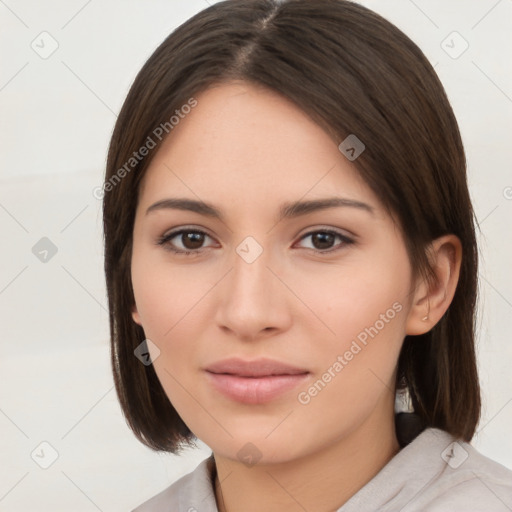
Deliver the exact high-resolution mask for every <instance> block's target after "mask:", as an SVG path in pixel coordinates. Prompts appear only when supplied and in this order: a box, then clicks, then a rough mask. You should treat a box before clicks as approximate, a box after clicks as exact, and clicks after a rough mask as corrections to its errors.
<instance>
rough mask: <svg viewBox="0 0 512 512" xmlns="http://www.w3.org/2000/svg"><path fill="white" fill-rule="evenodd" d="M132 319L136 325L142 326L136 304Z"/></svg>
mask: <svg viewBox="0 0 512 512" xmlns="http://www.w3.org/2000/svg"><path fill="white" fill-rule="evenodd" d="M132 319H133V321H134V322H135V323H136V324H139V325H142V323H141V321H140V315H139V312H138V311H137V305H136V304H134V305H133V308H132Z"/></svg>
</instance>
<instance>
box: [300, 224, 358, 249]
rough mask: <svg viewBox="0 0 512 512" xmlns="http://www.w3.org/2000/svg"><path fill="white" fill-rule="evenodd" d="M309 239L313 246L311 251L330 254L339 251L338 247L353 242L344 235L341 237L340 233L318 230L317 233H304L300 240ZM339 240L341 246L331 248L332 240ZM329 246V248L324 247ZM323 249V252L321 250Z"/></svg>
mask: <svg viewBox="0 0 512 512" xmlns="http://www.w3.org/2000/svg"><path fill="white" fill-rule="evenodd" d="M309 237H311V241H312V244H313V247H311V249H313V250H318V251H320V252H332V251H337V250H338V249H340V248H341V247H340V246H344V245H349V244H351V243H353V240H352V239H350V238H348V237H347V236H345V235H342V234H341V233H338V232H337V231H332V230H325V229H324V230H319V231H310V232H309V233H306V234H305V235H304V236H303V237H302V238H301V240H304V239H306V238H309ZM336 237H337V238H339V239H340V240H341V244H338V247H337V248H334V249H333V248H332V243H333V242H334V240H335V239H336ZM326 246H329V247H326ZM322 249H323V250H322Z"/></svg>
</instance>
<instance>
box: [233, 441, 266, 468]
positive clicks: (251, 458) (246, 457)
mask: <svg viewBox="0 0 512 512" xmlns="http://www.w3.org/2000/svg"><path fill="white" fill-rule="evenodd" d="M236 456H237V457H238V460H239V461H240V462H243V463H244V464H245V465H246V466H247V467H249V468H251V467H252V466H254V465H255V464H257V463H258V461H259V460H260V459H261V457H262V456H263V454H262V453H261V452H260V451H259V450H258V448H257V447H256V446H255V445H254V444H252V443H245V444H244V445H243V446H242V448H240V450H238V453H237V454H236Z"/></svg>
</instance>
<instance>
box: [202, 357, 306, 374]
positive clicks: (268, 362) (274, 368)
mask: <svg viewBox="0 0 512 512" xmlns="http://www.w3.org/2000/svg"><path fill="white" fill-rule="evenodd" d="M206 371H208V372H211V373H226V374H229V375H238V376H239V377H267V376H272V375H298V374H303V373H308V370H306V369H305V368H298V367H295V366H290V365H288V364H286V363H281V362H280V361H276V360H274V359H256V360H254V361H244V360H242V359H236V358H233V359H224V360H223V361H218V362H216V363H213V364H212V365H210V366H208V367H207V368H206Z"/></svg>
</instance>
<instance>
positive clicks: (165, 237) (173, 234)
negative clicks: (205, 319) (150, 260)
mask: <svg viewBox="0 0 512 512" xmlns="http://www.w3.org/2000/svg"><path fill="white" fill-rule="evenodd" d="M183 233H195V234H200V235H206V236H207V237H209V238H212V237H210V235H209V234H208V233H206V232H204V231H201V230H200V229H190V228H182V229H179V230H177V231H173V232H171V233H169V234H166V235H163V236H162V237H160V238H159V239H158V240H157V245H160V246H164V249H165V250H167V251H171V252H173V253H175V254H177V255H181V256H191V255H199V254H200V253H201V252H202V251H203V250H204V248H203V249H197V250H189V251H184V250H181V249H175V248H174V247H172V245H171V244H170V243H169V242H170V240H172V239H173V238H175V237H176V236H178V235H182V234H183ZM317 233H326V234H329V235H334V236H338V237H339V238H340V239H341V240H342V242H343V243H342V244H341V246H340V247H338V248H336V249H327V250H325V251H322V250H320V249H310V250H312V251H315V252H316V253H317V254H319V255H324V254H331V253H333V252H337V251H339V250H341V249H343V247H345V246H347V245H351V244H353V243H354V240H352V239H351V238H349V237H347V236H346V235H343V234H342V233H340V232H338V231H334V230H332V229H318V230H315V231H309V232H308V233H305V234H304V235H303V236H302V237H301V239H300V240H303V239H304V238H307V237H308V236H311V235H314V234H317Z"/></svg>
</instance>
